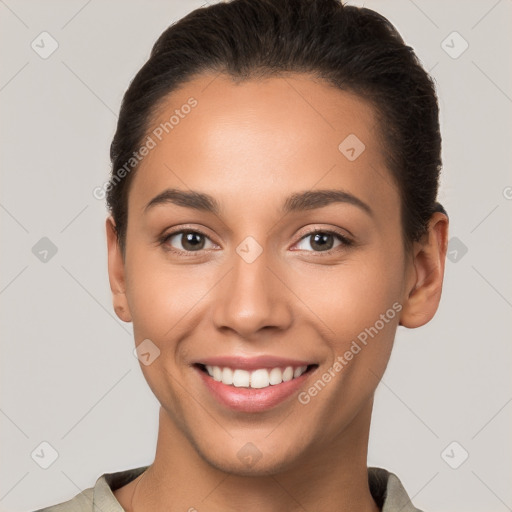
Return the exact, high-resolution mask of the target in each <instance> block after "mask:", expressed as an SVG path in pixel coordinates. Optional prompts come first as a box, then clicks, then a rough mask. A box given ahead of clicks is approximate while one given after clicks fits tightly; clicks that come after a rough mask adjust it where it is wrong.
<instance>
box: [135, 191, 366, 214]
mask: <svg viewBox="0 0 512 512" xmlns="http://www.w3.org/2000/svg"><path fill="white" fill-rule="evenodd" d="M333 203H347V204H351V205H353V206H357V207H358V208H360V209H361V210H363V211H364V212H365V213H367V214H368V215H370V216H373V211H372V209H371V208H370V206H368V204H366V203H365V202H364V201H362V200H361V199H359V198H358V197H356V196H354V195H352V194H350V193H349V192H345V191H344V190H336V189H326V190H307V191H305V192H296V193H294V194H292V195H290V196H289V197H287V198H286V200H285V201H284V203H283V207H282V211H283V213H285V214H287V213H291V212H299V211H304V210H314V209H316V208H322V207H324V206H328V205H330V204H333ZM163 204H175V205H177V206H182V207H184V208H192V209H194V210H201V211H205V212H211V213H214V214H215V215H220V211H221V207H220V204H219V202H218V201H217V200H216V199H215V198H214V197H213V196H211V195H209V194H205V193H203V192H197V191H186V190H180V189H176V188H169V189H166V190H164V191H163V192H162V193H160V194H158V195H157V196H155V197H154V198H153V199H151V201H149V203H148V204H147V205H146V206H145V207H144V212H146V211H148V210H150V209H151V208H154V207H155V206H157V205H163Z"/></svg>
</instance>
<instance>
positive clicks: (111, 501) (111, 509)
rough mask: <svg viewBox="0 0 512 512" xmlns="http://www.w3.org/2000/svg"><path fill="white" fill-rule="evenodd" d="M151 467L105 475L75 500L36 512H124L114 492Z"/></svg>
mask: <svg viewBox="0 0 512 512" xmlns="http://www.w3.org/2000/svg"><path fill="white" fill-rule="evenodd" d="M148 467H149V466H140V467H137V468H132V469H127V470H124V471H117V472H115V473H104V474H103V475H101V476H100V477H99V478H98V479H97V480H96V483H95V485H94V487H90V488H88V489H85V490H84V491H82V492H81V493H80V494H77V495H76V496H75V497H74V498H72V499H70V500H68V501H65V502H63V503H58V504H56V505H52V506H50V507H46V508H40V509H38V510H35V511H34V512H97V511H101V512H124V509H123V508H122V507H121V504H120V503H119V501H118V500H117V499H116V497H115V495H114V493H113V491H115V490H117V489H119V488H120V487H122V486H124V485H126V484H128V483H130V482H131V481H132V480H134V479H135V478H137V477H138V476H139V475H140V474H141V473H143V472H144V471H145V470H146V469H147V468H148Z"/></svg>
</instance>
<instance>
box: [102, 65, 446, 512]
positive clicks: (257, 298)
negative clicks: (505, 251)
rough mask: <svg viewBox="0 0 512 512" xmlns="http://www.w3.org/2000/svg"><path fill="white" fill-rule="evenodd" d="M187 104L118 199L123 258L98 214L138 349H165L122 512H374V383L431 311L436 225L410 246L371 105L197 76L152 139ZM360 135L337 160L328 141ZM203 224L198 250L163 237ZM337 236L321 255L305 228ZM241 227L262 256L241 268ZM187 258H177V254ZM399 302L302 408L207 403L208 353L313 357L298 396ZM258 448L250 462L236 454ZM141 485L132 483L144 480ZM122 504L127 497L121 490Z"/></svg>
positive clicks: (280, 82) (311, 88)
mask: <svg viewBox="0 0 512 512" xmlns="http://www.w3.org/2000/svg"><path fill="white" fill-rule="evenodd" d="M190 97H194V98H195V99H196V100H197V102H198V103H197V106H196V107H195V108H194V109H193V110H192V111H191V112H190V114H188V115H187V116H185V117H184V118H183V119H181V120H180V122H179V124H178V125H176V126H175V127H174V129H173V130H172V131H171V132H170V133H169V134H167V135H165V136H164V137H163V139H162V141H161V142H159V143H158V145H157V146H156V147H155V148H154V149H152V150H151V151H150V153H149V155H148V156H146V157H145V158H144V160H143V161H142V163H141V164H140V167H139V169H138V170H137V173H136V175H135V176H134V180H133V182H132V184H131V189H130V193H129V200H128V204H129V210H128V227H127V235H126V252H125V255H124V258H123V254H122V253H121V250H120V247H119V245H118V242H117V239H116V236H115V231H114V224H113V220H112V219H111V218H109V219H107V223H106V224H107V226H106V227H107V241H108V255H109V277H110V285H111V289H112V293H113V303H114V309H115V311H116V313H117V315H118V316H119V317H120V318H121V319H122V320H124V321H125V322H133V327H134V333H135V343H136V345H138V344H139V343H141V342H142V341H143V340H145V339H150V340H151V341H152V342H153V343H154V344H155V345H156V346H158V348H159V350H160V351H161V353H160V356H159V357H158V358H157V359H155V361H154V362H153V363H152V364H150V365H148V366H145V365H143V364H141V369H142V372H143V374H144V377H145V378H146V380H147V382H148V384H149V386H150V388H151V389H152V391H153V392H154V394H155V396H156V397H157V399H158V400H159V402H160V404H161V408H160V416H159V434H158V442H157V449H156V456H155V461H154V463H153V465H152V466H151V467H150V468H149V469H148V471H147V472H146V473H145V474H144V478H143V479H142V480H140V479H137V480H136V481H134V482H131V483H130V484H128V485H126V486H124V487H123V488H121V489H118V490H117V491H115V493H114V494H115V496H116V498H117V499H118V500H119V501H120V503H121V505H122V506H123V507H124V508H125V509H126V510H135V511H137V512H140V511H144V510H156V511H159V510H166V511H169V510H172V511H174V510H189V509H190V508H191V507H195V508H196V509H197V510H198V511H201V510H207V511H208V512H217V511H223V512H226V511H235V510H237V511H238V510H244V511H248V512H252V511H259V512H260V511H266V512H274V511H275V512H277V511H281V510H288V511H295V510H297V511H298V510H315V511H328V510H340V511H343V510H347V511H348V510H355V509H357V510H359V511H364V512H369V511H372V512H375V511H376V510H378V507H377V505H376V504H375V502H374V501H373V499H372V497H371V494H370V492H369V488H368V480H367V467H366V457H367V446H368V434H369V427H370V419H371V411H372V405H373V396H374V392H375V388H376V387H377V384H378V382H379V380H380V378H381V376H382V375H383V373H384V371H385V368H386V365H387V363H388V359H389V356H390V353H391V349H392V346H393V340H394V336H395V332H396V329H397V327H398V325H399V324H401V325H403V326H405V327H408V328H415V327H419V326H421V325H423V324H425V323H426V322H428V321H429V320H430V319H431V318H432V317H433V315H434V314H435V311H436V310H437V307H438V304H439V300H440V296H441V289H442V282H443V274H444V262H445V254H446V246H447V237H448V219H447V217H446V216H445V215H443V214H441V213H436V214H434V216H433V217H432V219H431V221H430V224H429V233H428V235H427V236H425V237H424V239H423V240H422V241H421V242H418V243H414V244H413V247H412V249H411V250H410V251H408V252H405V250H404V245H403V239H402V226H401V221H400V200H399V194H398V189H397V187H396V185H395V184H394V182H393V179H392V177H391V174H390V172H389V170H387V169H386V167H385V163H384V157H383V148H382V146H381V142H380V137H379V131H378V129H379V128H378V126H377V125H376V118H375V115H374V112H373V110H372V107H371V106H370V105H369V104H367V103H366V102H365V101H364V100H363V99H361V98H359V97H357V96H355V95H353V94H349V93H347V92H342V91H340V90H338V89H335V88H333V87H331V86H329V85H326V84H324V83H322V82H319V81H314V80H313V79H312V78H311V77H308V76H306V75H300V74H291V75H289V76H283V77H279V78H270V79H265V80H259V81H256V80H251V81H248V82H242V83H238V84H237V83H235V82H233V81H232V80H231V79H230V78H228V77H226V76H224V75H202V76H199V77H196V78H195V79H194V80H192V81H190V82H189V83H187V84H186V85H185V86H183V87H182V88H181V89H180V90H179V91H177V92H173V93H172V94H171V95H169V96H168V98H167V99H166V101H165V104H164V105H162V108H161V109H160V111H159V114H158V116H157V119H154V120H153V121H152V125H151V128H150V131H151V130H152V129H153V127H156V126H157V125H158V124H159V123H160V122H162V121H164V120H167V119H169V117H170V115H172V113H173V112H174V110H175V109H176V108H180V106H181V105H183V104H185V103H186V102H187V100H188V99H189V98H190ZM350 134H355V135H356V136H357V137H358V138H359V139H360V140H361V141H362V142H363V143H364V144H365V150H364V151H363V152H362V153H361V155H360V156H359V157H358V158H357V159H356V160H354V161H349V160H348V159H347V158H346V157H345V156H344V155H343V154H342V153H341V152H340V151H339V149H338V145H339V144H340V143H341V142H342V141H343V140H344V139H345V138H346V137H347V136H348V135H350ZM167 188H178V189H182V190H189V189H190V190H194V191H199V192H205V193H208V194H210V195H212V196H214V197H215V198H216V199H217V201H218V202H219V203H220V205H221V211H220V214H219V215H215V214H213V213H209V212H203V211H199V210H193V209H189V208H185V207H182V206H177V205H175V204H171V203H167V204H160V205H158V206H155V207H153V208H150V209H149V210H147V211H144V208H145V206H146V204H147V203H148V202H149V201H150V200H151V199H152V198H154V197H155V196H157V195H158V194H160V193H161V192H162V191H164V190H165V189H167ZM319 189H341V190H344V191H346V192H349V193H350V194H353V195H354V196H356V197H357V198H359V199H360V200H362V201H364V202H365V203H366V204H368V205H369V206H370V207H371V210H372V212H373V214H372V215H369V214H367V213H366V212H365V211H364V210H363V209H361V208H358V207H357V206H355V205H353V204H348V203H333V204H330V205H327V206H323V207H321V208H316V209H310V210H307V211H301V212H292V213H288V214H286V215H284V214H283V213H282V211H281V207H282V204H283V202H284V200H285V198H287V197H288V196H289V195H290V194H292V193H293V192H304V191H308V190H319ZM180 228H181V229H184V228H187V229H189V230H194V229H199V230H201V231H202V232H203V233H205V234H206V237H205V238H199V241H201V240H204V246H203V249H202V250H199V251H198V250H195V252H194V248H193V246H192V248H190V245H187V244H186V239H183V238H182V237H181V235H178V236H174V237H173V238H171V239H169V240H167V242H164V243H159V239H160V238H161V237H162V235H164V234H168V233H169V232H170V231H179V229H180ZM312 229H315V230H318V231H323V232H324V231H325V230H338V231H339V232H340V233H341V234H342V235H344V236H346V237H348V238H350V239H351V240H353V244H352V245H350V246H345V245H343V244H341V242H340V241H339V240H338V239H337V238H336V237H335V236H334V237H333V238H332V239H328V241H331V240H332V241H331V243H332V244H333V247H332V250H331V251H329V252H325V251H322V248H321V247H320V248H318V245H315V241H314V238H313V236H312V235H310V236H306V234H307V231H308V230H312ZM248 236H251V237H253V238H254V239H255V240H256V241H257V243H258V244H259V246H260V247H261V248H262V251H263V252H262V253H261V255H260V256H259V257H258V258H256V260H255V261H254V262H252V263H247V262H246V261H245V260H244V259H243V258H241V257H240V256H239V254H238V253H237V252H236V248H237V246H238V245H239V244H240V243H241V242H242V241H243V240H244V239H245V238H246V237H248ZM166 247H167V248H171V247H174V248H175V249H176V250H177V251H180V250H181V251H182V252H184V251H186V250H187V248H188V254H189V256H188V257H180V256H179V255H178V254H176V253H173V252H172V251H169V250H166ZM393 304H399V305H400V306H401V310H400V311H399V312H398V313H397V314H396V316H395V317H394V318H393V319H392V320H389V322H387V323H386V324H385V326H384V328H382V329H381V330H380V331H379V332H378V334H377V335H376V336H374V337H373V338H371V339H370V340H369V342H368V344H367V345H366V346H365V347H364V348H363V349H362V350H361V351H360V352H359V353H358V354H357V355H355V356H354V358H353V359H352V360H351V361H350V362H349V363H348V364H347V365H346V366H345V367H344V368H343V370H342V371H340V372H338V373H337V375H336V377H335V378H333V379H332V380H331V381H330V382H329V383H328V384H327V385H326V386H325V387H324V389H322V390H321V392H319V393H318V394H317V396H315V397H313V398H311V401H310V402H309V403H308V404H307V405H303V404H301V403H300V402H299V401H298V400H297V396H292V397H290V398H289V399H287V400H286V401H285V402H283V403H281V404H279V405H278V406H276V407H274V408H272V409H270V410H267V411H265V412H259V413H252V414H249V413H241V412H234V411H232V410H230V409H227V408H226V407H224V406H222V405H220V404H219V403H218V402H216V401H215V400H214V398H213V397H212V396H211V395H210V394H209V392H208V391H207V389H206V388H205V386H204V384H203V382H202V381H201V379H200V378H199V377H198V373H197V370H195V369H194V368H193V367H192V366H191V365H192V363H193V362H196V361H198V360H201V358H205V357H209V356H215V355H244V356H258V355H262V354H271V355H274V356H281V357H293V358H297V359H303V360H307V361H311V362H315V363H317V364H318V365H319V367H318V368H317V369H316V370H315V372H314V373H313V374H311V375H310V376H309V378H308V380H307V381H306V383H305V385H304V388H305V389H306V390H307V388H309V387H310V386H311V385H313V384H314V382H315V381H316V380H317V379H318V378H321V375H322V374H324V373H325V372H327V370H328V369H329V368H330V367H332V365H333V363H334V362H335V360H336V357H337V356H340V355H343V354H344V353H345V352H346V351H347V350H348V349H349V347H350V344H351V342H352V341H353V340H355V339H356V338H357V336H358V334H359V333H361V332H362V331H364V330H365V328H369V327H370V326H374V325H375V323H376V321H377V320H379V318H381V317H380V315H381V314H385V313H386V311H387V310H388V309H390V308H392V305H393ZM249 442H250V443H252V444H254V445H255V446H256V447H257V449H258V450H259V452H260V453H261V458H260V460H259V461H258V462H257V463H256V464H254V465H253V466H251V467H248V466H247V464H245V463H244V461H243V460H241V459H240V458H239V457H238V456H237V453H238V451H239V450H240V449H241V448H242V447H243V446H244V445H246V443H249ZM139 480H140V485H138V487H137V489H136V493H135V495H134V494H133V493H134V488H135V485H136V484H137V483H139ZM132 499H133V504H132V503H131V500H132Z"/></svg>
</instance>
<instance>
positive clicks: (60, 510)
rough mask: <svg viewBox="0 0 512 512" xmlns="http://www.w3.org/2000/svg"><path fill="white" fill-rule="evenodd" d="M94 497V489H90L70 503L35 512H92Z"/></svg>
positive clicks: (66, 502) (69, 501)
mask: <svg viewBox="0 0 512 512" xmlns="http://www.w3.org/2000/svg"><path fill="white" fill-rule="evenodd" d="M93 496H94V488H93V487H90V488H89V489H85V490H84V491H82V492H81V493H80V494H77V495H76V496H75V497H74V498H72V499H70V500H68V501H64V502H63V503H58V504H57V505H52V506H51V507H45V508H40V509H38V510H35V511H34V512H90V511H92V509H93Z"/></svg>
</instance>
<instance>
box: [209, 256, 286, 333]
mask: <svg viewBox="0 0 512 512" xmlns="http://www.w3.org/2000/svg"><path fill="white" fill-rule="evenodd" d="M269 259H270V258H269V257H267V254H266V252H265V251H263V252H262V253H261V254H260V255H259V256H258V257H257V258H256V259H255V260H254V261H252V262H251V260H250V259H244V258H243V257H241V256H239V254H238V253H236V252H235V253H234V254H233V258H232V268H231V271H230V272H229V273H228V274H227V275H226V276H225V278H224V279H222V281H221V283H219V284H220V286H218V287H217V292H218V293H217V294H216V297H215V300H214V308H215V309H214V313H213V321H214V323H215V326H216V328H217V329H219V330H224V331H234V332H236V333H237V334H238V335H239V336H240V337H242V338H243V339H247V340H254V339H255V338H256V337H258V336H261V332H260V331H262V330H263V329H265V330H273V329H275V330H276V331H282V330H285V329H286V328H288V327H289V326H290V324H291V322H292V312H291V307H290V303H289V300H290V296H291V295H292V293H291V292H290V291H289V290H288V289H287V288H286V286H285V284H283V282H285V281H286V279H285V276H283V275H280V274H281V273H282V272H281V273H280V272H279V271H276V269H275V268H270V264H271V262H270V261H269ZM275 266H276V265H272V267H275ZM271 328H272V329H271Z"/></svg>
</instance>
